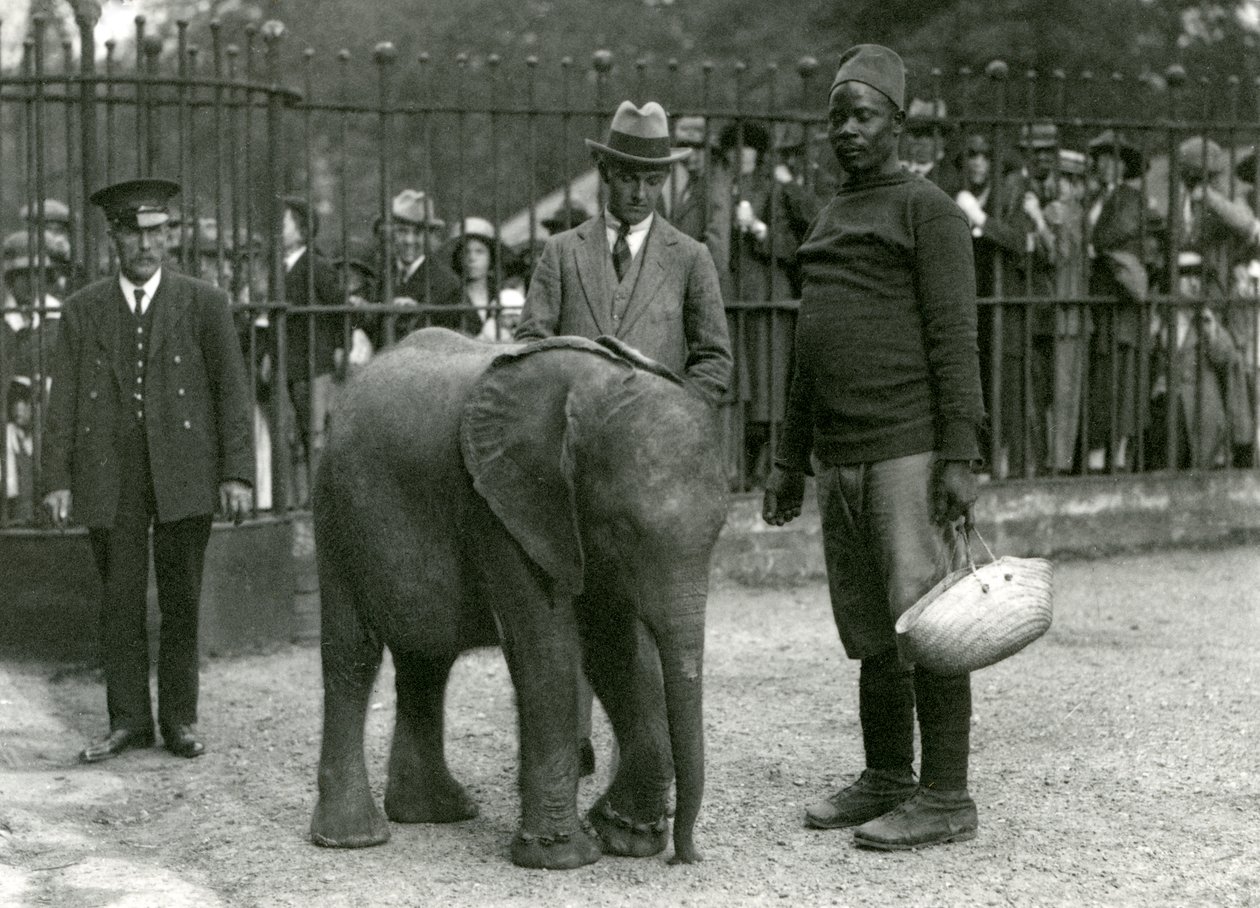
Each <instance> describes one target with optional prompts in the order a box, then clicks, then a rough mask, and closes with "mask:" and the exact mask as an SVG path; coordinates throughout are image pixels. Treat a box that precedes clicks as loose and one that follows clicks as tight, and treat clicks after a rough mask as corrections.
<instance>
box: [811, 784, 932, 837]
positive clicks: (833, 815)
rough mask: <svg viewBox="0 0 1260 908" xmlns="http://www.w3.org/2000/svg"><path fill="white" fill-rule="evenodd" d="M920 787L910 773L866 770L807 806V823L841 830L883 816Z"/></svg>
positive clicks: (814, 827)
mask: <svg viewBox="0 0 1260 908" xmlns="http://www.w3.org/2000/svg"><path fill="white" fill-rule="evenodd" d="M918 790H919V786H918V785H917V784H916V783H915V781H914V776H913V775H912V774H910V773H909V772H904V773H898V772H892V771H890V770H886V769H864V770H862V774H861V775H860V776H858V779H857V781H856V782H854V783H853V784H852V785H849V786H847V787H845V788H841V789H840V790H839V791H837V792H836V793H835V794H833V795H831V796H830V797H828V798H827V799H826V800H824V801H820V802H819V803H817V804H810V805H809V806H808V807H806V808H805V825H806V826H809V827H810V828H811V829H841V828H843V827H845V826H860V825H861V824H863V823H865V822H867V821H869V820H873V819H875V818H876V817H882V816H883V815H884V814H886V813H888V811H890V810H892V809H893V808H894V807H896V806H897V805H898V804H901V803H902V802H903V801H906V800H908V799H909V798H911V797H913V796H914V793H915V792H916V791H918Z"/></svg>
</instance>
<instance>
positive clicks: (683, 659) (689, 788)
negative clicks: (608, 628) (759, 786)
mask: <svg viewBox="0 0 1260 908" xmlns="http://www.w3.org/2000/svg"><path fill="white" fill-rule="evenodd" d="M708 586H709V571H708V560H707V559H704V560H703V562H702V563H700V564H698V565H697V564H692V565H688V566H687V567H686V568H677V569H674V570H672V571H671V572H670V577H669V578H668V580H666V581H665V582H664V584H663V596H662V594H661V591H659V590H658V592H657V593H656V595H655V596H653V598H654V599H658V601H660V602H661V603H662V606H663V607H662V608H660V609H655V610H653V614H651V615H647V616H645V618H647V621H648V624H649V626H650V627H651V628H652V631H653V633H654V635H655V637H656V643H657V649H658V651H659V652H660V657H661V674H662V676H663V678H664V682H665V708H666V715H667V718H668V722H669V738H670V747H671V751H672V755H673V760H674V775H675V784H676V787H677V799H676V801H675V807H674V857H673V859H672V862H673V863H688V864H689V863H694V862H695V861H698V860H699V859H700V855H699V854H698V852H697V851H696V846H695V841H694V838H693V831H694V828H695V824H696V817H697V816H698V815H699V813H700V802H701V800H702V799H703V797H704V714H703V692H704V679H703V674H704V613H705V602H706V599H707V597H708Z"/></svg>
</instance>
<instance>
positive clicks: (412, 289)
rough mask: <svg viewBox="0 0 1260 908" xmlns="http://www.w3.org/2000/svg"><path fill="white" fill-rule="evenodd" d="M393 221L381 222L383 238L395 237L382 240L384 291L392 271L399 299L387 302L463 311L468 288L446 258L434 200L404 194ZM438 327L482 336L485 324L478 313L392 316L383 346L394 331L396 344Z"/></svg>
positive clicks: (443, 233) (397, 199) (393, 210)
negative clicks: (386, 233) (386, 271)
mask: <svg viewBox="0 0 1260 908" xmlns="http://www.w3.org/2000/svg"><path fill="white" fill-rule="evenodd" d="M389 214H390V216H389V218H388V220H387V219H385V218H381V219H380V220H378V222H377V232H378V233H381V232H382V231H385V230H387V229H388V231H389V236H387V237H386V236H381V245H382V260H383V263H384V264H382V266H381V267H382V272H381V275H382V281H381V284H382V287H383V284H384V270H383V269H385V268H389V269H390V270H391V272H392V278H393V283H394V287H393V296H392V297H391V299H388V300H384V302H393V303H395V304H397V305H401V306H422V305H432V306H451V307H462V306H463V296H462V290H463V288H462V287H461V286H460V281H459V278H457V277H456V276H455V272H454V271H452V270H451V268H450V265H449V256H448V255H446V252H447V251H448V250H447V249H446V242H447V236H446V222H445V221H443V220H442V219H441V218H439V217H438V216H437V212H436V210H435V205H434V202H433V197H432V196H431V195H429V194H427V193H425V192H422V191H421V190H419V189H404V190H402V191H401V192H399V193H398V194H397V195H396V196H394V198H393V201H392V202H391V203H390V211H389ZM430 325H436V326H439V327H442V328H450V329H451V330H452V331H460V332H463V333H464V334H476V333H477V332H478V331H479V330H480V329H481V320H480V319H479V318H478V317H477V314H476V313H475V312H471V311H465V310H464V309H462V308H456V309H452V311H450V312H433V311H428V312H423V313H418V314H416V315H406V316H393V315H391V316H386V317H385V318H384V319H382V320H381V329H380V334H379V335H378V337H377V345H378V346H384V345H385V344H386V342H387V340H388V337H387V335H388V332H389V329H388V328H387V326H390V327H391V328H392V331H393V333H394V338H395V340H399V339H401V338H402V337H403V336H405V335H407V334H409V333H411V332H412V331H414V330H416V329H417V328H424V327H428V326H430Z"/></svg>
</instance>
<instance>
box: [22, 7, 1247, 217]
mask: <svg viewBox="0 0 1260 908" xmlns="http://www.w3.org/2000/svg"><path fill="white" fill-rule="evenodd" d="M75 5H76V6H78V7H80V8H83V7H99V9H100V12H101V18H100V23H99V24H98V26H97V29H96V40H97V45H98V54H99V53H101V52H102V48H103V46H104V42H105V40H106V39H107V38H108V39H112V40H113V41H114V42H115V47H114V54H115V58H116V60H117V61H118V63H119V66H120V67H122V68H123V69H126V68H127V66H129V65H130V61H131V60H133V59H134V41H133V38H134V17H135V16H136V15H138V14H139V15H144V16H145V17H146V19H147V22H146V31H147V33H148V34H149V35H151V36H153V35H156V36H158V37H160V38H161V39H162V41H163V58H164V60H163V66H164V67H166V68H167V69H169V70H171V71H173V70H174V68H175V66H176V62H175V60H174V59H173V56H174V53H175V40H174V35H175V33H176V24H175V23H176V21H177V20H179V19H184V20H187V21H188V23H189V25H188V29H187V39H188V42H189V43H191V44H193V45H196V46H197V47H198V48H199V49H200V50H201V52H200V54H199V61H200V62H199V63H198V66H199V68H200V69H201V70H202V71H203V72H204V71H206V70H207V69H208V68H209V67H210V63H211V61H210V54H209V53H208V49H209V48H210V46H211V37H210V31H209V28H208V23H209V22H210V21H211V20H212V19H213V20H217V21H219V22H220V23H221V24H222V32H221V34H222V35H223V38H224V41H225V42H228V43H233V44H235V45H237V47H238V48H243V47H244V46H245V44H246V37H245V34H246V32H245V29H246V28H247V27H253V28H255V29H258V28H261V27H263V24H264V23H266V22H268V21H282V22H283V23H284V25H285V35H284V37H283V39H282V40H281V42H280V44H279V47H280V52H279V58H278V59H279V63H280V65H279V78H280V80H281V81H282V82H284V83H285V84H287V85H289V86H291V87H294V88H297V89H299V90H301V91H303V92H304V93H305V94H306V96H307V97H308V99H310V100H311V101H312V102H315V103H317V104H328V105H334V104H337V103H350V104H357V105H361V106H363V107H365V108H366V107H371V106H372V105H374V104H376V103H377V99H378V98H379V97H380V96H381V91H382V83H381V80H380V75H381V72H382V70H381V69H380V68H379V67H378V65H377V63H376V62H375V60H374V56H373V54H374V50H375V49H376V48H377V47H378V45H379V43H380V42H382V41H388V42H390V43H391V44H392V46H393V50H394V54H395V56H394V58H393V62H392V63H391V64H390V65H389V66H388V67H386V69H385V72H386V74H387V77H386V81H385V89H384V91H385V95H386V97H387V99H388V100H389V101H390V102H391V103H396V104H400V105H404V106H406V105H412V106H417V107H418V106H427V107H430V108H436V109H437V112H435V113H431V114H426V115H420V114H403V115H400V116H397V117H395V118H393V119H391V120H390V122H389V125H388V130H389V131H388V133H387V134H384V138H385V140H386V148H385V157H387V158H388V159H389V161H388V165H389V168H390V174H389V176H390V182H391V184H392V185H393V187H394V188H397V187H398V186H402V185H413V186H423V187H426V188H430V189H432V190H434V191H435V194H436V195H437V198H438V201H439V204H440V205H441V206H443V207H444V208H445V209H446V214H447V217H448V218H449V217H451V216H452V215H454V214H455V213H461V212H462V213H478V214H486V215H493V216H495V217H503V216H506V214H508V213H509V212H510V211H512V210H514V209H515V208H517V207H519V206H520V205H522V204H525V203H526V202H527V201H528V200H529V199H531V198H537V197H538V195H539V194H541V193H544V192H546V191H548V190H553V189H554V188H555V187H556V186H559V185H561V184H563V182H564V181H565V180H567V179H569V178H571V177H572V176H573V175H574V174H575V173H576V172H577V171H578V170H580V169H582V168H584V167H585V166H586V162H587V159H586V153H585V149H584V147H583V146H582V143H581V141H580V138H581V137H582V136H591V135H598V134H599V133H601V132H602V131H603V129H604V123H605V122H606V117H607V115H608V113H609V112H610V111H611V110H612V108H613V107H614V106H615V104H616V103H617V101H619V100H620V99H622V98H625V97H630V98H632V99H634V100H636V101H638V102H642V101H644V100H647V99H649V98H656V99H659V100H662V101H663V102H664V103H665V104H666V106H667V107H668V108H670V109H671V110H672V111H673V112H674V113H684V112H689V111H693V110H702V109H703V110H708V111H718V112H719V113H724V114H727V115H729V114H731V113H734V112H736V111H745V112H751V111H757V110H765V109H766V108H767V106H773V107H774V108H775V109H778V110H787V111H790V112H794V113H801V114H805V115H818V114H821V112H822V109H823V106H824V104H825V98H826V87H827V85H828V83H829V81H830V77H831V74H832V72H833V70H834V67H835V65H836V60H837V58H838V56H839V54H840V53H841V52H842V51H843V50H844V49H845V48H846V47H848V46H850V45H851V44H854V43H857V42H861V41H874V42H879V43H885V44H888V45H890V46H892V47H894V48H896V49H898V50H899V51H900V52H901V54H902V56H903V57H904V59H905V60H906V63H907V67H908V73H909V91H910V94H912V95H917V96H920V97H932V96H935V95H938V94H939V96H941V97H943V98H945V99H946V100H947V101H948V102H949V104H950V108H951V113H954V114H958V113H962V114H965V115H968V116H979V115H982V114H985V113H989V114H992V113H993V112H994V109H995V107H994V97H995V95H994V92H995V90H996V89H995V85H994V83H992V82H989V81H987V80H985V79H983V78H980V77H979V76H980V74H982V73H983V72H984V70H985V67H986V66H987V65H988V64H990V63H991V61H994V60H1002V61H1004V62H1006V63H1007V64H1008V67H1009V72H1010V79H1009V80H1008V82H1007V88H1006V92H1007V98H1008V101H1009V102H1010V104H1011V105H1012V109H1011V110H1010V113H1012V114H1014V115H1017V116H1018V115H1023V114H1026V113H1027V114H1031V113H1032V112H1033V111H1036V112H1037V113H1039V114H1041V113H1051V114H1054V115H1057V116H1060V117H1063V118H1072V117H1085V118H1089V117H1095V118H1098V117H1102V118H1116V119H1133V120H1141V121H1153V120H1158V119H1160V118H1164V117H1168V116H1170V115H1173V114H1178V115H1180V116H1182V117H1187V116H1190V117H1194V118H1197V119H1220V118H1231V117H1238V118H1240V119H1242V120H1244V121H1247V122H1254V121H1257V120H1260V114H1257V104H1258V99H1260V92H1258V91H1257V83H1256V79H1257V76H1258V75H1260V56H1258V42H1260V0H1055V2H1053V3H1047V2H1045V0H847V2H845V3H836V2H835V0H792V2H790V3H781V4H767V3H765V2H764V0H600V2H598V3H592V2H591V0H370V2H364V0H280V2H275V0H127V2H124V0H103V2H100V3H95V2H93V0H80V2H78V3H76V4H75ZM10 6H13V7H18V8H19V9H18V10H17V14H16V15H15V14H14V13H9V14H8V15H7V16H6V18H5V22H4V25H3V28H2V29H0V67H3V68H4V69H6V70H8V71H10V72H11V71H13V69H14V67H15V65H16V61H17V60H18V59H19V58H20V52H21V40H22V39H23V38H24V37H26V35H27V31H26V28H25V21H24V20H26V19H28V18H29V16H31V15H33V14H34V13H36V12H41V13H43V14H44V15H45V16H47V17H48V18H49V20H50V35H49V44H50V47H52V48H54V51H51V52H50V53H51V55H52V56H53V57H55V56H56V52H55V48H56V47H57V46H58V45H59V44H60V43H61V42H62V41H67V42H71V43H74V42H75V41H76V40H77V32H76V31H75V28H74V20H73V14H72V9H71V6H72V5H71V4H70V3H69V2H66V0H7V2H6V7H10ZM22 6H25V10H24V11H23V10H21V9H20V7H22ZM264 30H265V29H264ZM260 35H261V32H259V33H258V34H256V38H255V41H254V42H253V43H254V46H255V48H256V50H257V52H258V57H257V60H256V63H255V66H256V67H257V70H256V71H257V72H258V73H260V74H265V64H264V58H263V54H262V51H263V42H262V40H261V37H260ZM598 49H606V50H607V51H609V52H610V53H611V68H610V69H609V70H608V71H607V74H606V76H605V77H604V78H603V80H601V79H599V78H597V76H596V72H595V69H594V67H593V56H592V55H593V53H594V52H595V51H596V50H598ZM308 50H309V57H308V56H307V55H306V54H304V52H306V51H308ZM343 52H344V54H343V56H342V58H341V59H340V60H339V57H338V55H339V54H342V53H343ZM422 55H424V62H422V59H421V58H422ZM530 58H532V59H533V60H534V61H536V62H534V63H533V64H530V63H527V60H529V59H530ZM811 58H812V60H813V61H815V68H813V69H812V70H810V69H808V68H807V69H806V72H807V73H811V74H810V75H808V77H807V78H804V79H803V78H802V77H801V75H800V72H799V70H798V66H799V65H800V63H801V61H802V60H806V59H811ZM307 59H309V63H306V62H304V60H307ZM240 60H243V58H242V57H238V61H240ZM566 60H567V61H568V63H567V65H565V63H563V62H562V61H566ZM242 65H244V64H243V62H242ZM1174 65H1179V66H1181V67H1183V68H1184V70H1185V71H1186V72H1187V73H1188V74H1189V78H1188V80H1187V82H1186V84H1185V87H1184V89H1183V90H1182V91H1181V92H1180V93H1179V94H1180V97H1181V100H1180V104H1179V107H1177V108H1173V107H1172V106H1171V100H1170V94H1169V92H1168V90H1167V88H1168V86H1167V81H1166V76H1167V73H1168V69H1169V67H1170V66H1174ZM968 70H969V71H970V72H971V73H972V74H973V78H960V77H959V73H960V72H966V71H968ZM1030 70H1033V71H1036V72H1037V73H1038V78H1037V79H1035V80H1033V79H1029V78H1028V77H1027V73H1028V71H1030ZM1056 71H1059V72H1060V73H1061V77H1060V78H1055V76H1054V74H1055V73H1056ZM260 77H261V76H260ZM1231 77H1233V79H1232V80H1231ZM308 80H309V85H308V84H307V83H308ZM527 107H533V108H538V109H542V110H548V109H551V108H555V109H557V110H558V109H560V108H565V109H575V110H577V111H579V113H577V114H575V115H571V116H567V117H562V116H560V115H559V114H550V113H544V114H539V115H538V116H536V117H533V118H527V117H523V116H520V115H514V116H508V115H504V114H502V113H499V114H491V113H489V111H490V110H492V109H493V110H499V111H506V110H521V109H525V108H527ZM460 108H472V109H475V110H478V111H481V112H479V113H472V114H462V115H461V114H457V113H455V112H454V111H455V110H456V109H460ZM195 128H196V130H197V132H198V138H197V141H198V142H200V141H202V140H204V141H207V142H210V141H216V140H217V139H216V137H215V136H214V135H213V134H212V133H210V132H208V130H210V129H211V127H210V124H209V123H208V122H206V121H205V120H202V121H199V122H198V123H197V124H196V125H195ZM284 128H285V130H286V135H285V147H286V154H287V161H286V183H287V184H288V185H287V186H285V187H281V188H288V189H293V188H299V187H303V186H305V185H306V183H307V178H308V176H309V180H310V182H311V184H312V185H313V186H314V194H315V195H316V196H317V198H318V199H319V200H321V201H322V202H323V204H324V207H325V208H326V209H329V208H333V209H335V208H336V207H337V203H338V200H339V199H340V198H342V197H346V198H348V199H350V200H351V204H350V206H349V207H353V209H354V210H353V211H351V212H348V216H349V217H351V218H352V219H353V229H354V231H355V232H357V233H360V234H361V233H363V232H364V230H365V225H367V224H369V223H370V219H371V216H372V215H373V214H374V213H375V211H376V210H377V209H378V195H379V193H380V191H381V190H380V185H379V184H380V180H379V162H380V160H381V156H380V155H379V154H378V150H379V148H380V141H381V139H382V133H381V132H380V128H381V121H380V119H379V118H378V117H376V116H374V115H372V114H371V113H363V114H354V115H349V114H339V113H336V112H335V111H332V110H323V109H321V110H318V111H316V112H315V113H313V114H312V115H311V117H310V118H309V119H304V118H303V117H301V116H287V117H286V118H285V127H284ZM307 130H309V131H310V134H311V149H312V152H311V154H310V155H309V156H308V155H307V154H306V153H305V152H304V150H303V149H304V148H305V147H306V145H305V142H306V138H307V136H306V132H307ZM490 137H493V140H492V141H491V140H489V138H490ZM308 157H309V161H308ZM51 166H52V167H53V169H54V170H55V168H56V163H55V162H53V163H52V165H51ZM259 169H260V170H261V168H259ZM451 175H458V176H457V177H452V176H451ZM203 178H204V175H203ZM254 179H255V181H256V183H257V185H256V186H255V187H253V188H255V189H259V190H261V189H270V188H271V187H269V186H267V185H266V184H265V182H264V181H265V174H262V173H259V174H255V177H254ZM10 197H12V196H10Z"/></svg>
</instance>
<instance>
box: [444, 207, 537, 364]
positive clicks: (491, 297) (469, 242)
mask: <svg viewBox="0 0 1260 908" xmlns="http://www.w3.org/2000/svg"><path fill="white" fill-rule="evenodd" d="M450 256H451V270H452V271H454V272H455V276H456V277H458V278H459V279H460V281H461V282H462V283H463V290H462V293H463V299H462V303H463V305H465V306H472V307H474V308H475V309H476V311H477V315H478V317H479V318H480V319H481V329H480V330H479V331H478V333H477V337H478V338H480V339H481V340H488V341H498V340H511V339H512V330H513V328H515V326H516V324H517V323H518V322H519V321H520V315H521V308H522V306H524V304H525V297H524V295H522V293H521V291H520V290H519V289H512V288H509V287H502V286H501V285H500V281H501V280H502V276H503V269H504V268H505V267H506V265H507V261H506V259H507V256H506V254H505V251H504V247H503V244H502V243H500V242H499V239H498V237H497V236H496V231H495V229H494V225H493V224H491V223H490V222H489V221H487V220H486V219H485V218H478V217H468V218H464V220H463V222H462V223H461V224H460V226H459V229H458V230H457V231H456V234H455V240H454V242H453V243H452V244H451V247H450Z"/></svg>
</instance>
